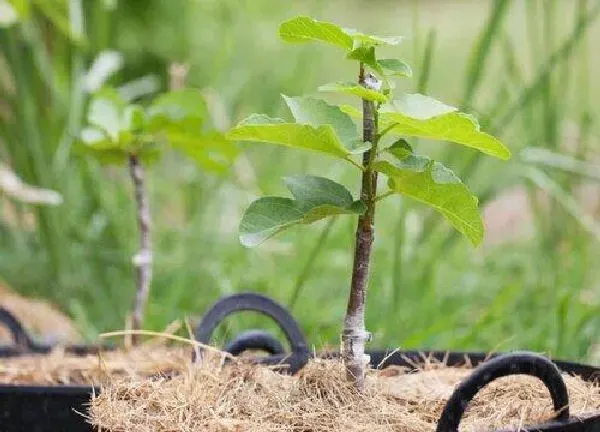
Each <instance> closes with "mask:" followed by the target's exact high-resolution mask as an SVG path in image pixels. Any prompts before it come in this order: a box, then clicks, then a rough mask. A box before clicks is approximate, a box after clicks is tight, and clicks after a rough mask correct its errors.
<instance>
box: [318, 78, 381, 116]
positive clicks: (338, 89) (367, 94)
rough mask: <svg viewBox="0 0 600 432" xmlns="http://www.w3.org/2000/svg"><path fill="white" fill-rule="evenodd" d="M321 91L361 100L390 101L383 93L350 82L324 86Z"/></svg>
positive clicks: (320, 88)
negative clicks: (343, 94)
mask: <svg viewBox="0 0 600 432" xmlns="http://www.w3.org/2000/svg"><path fill="white" fill-rule="evenodd" d="M319 91H322V92H333V93H345V94H350V95H354V96H358V97H360V98H361V99H367V100H371V101H376V102H387V99H388V98H387V97H386V96H385V95H384V94H383V93H381V92H378V91H377V90H371V89H368V88H366V87H363V86H361V85H360V84H358V83H355V82H349V81H348V82H336V83H330V84H324V85H322V86H321V87H319ZM338 109H339V108H338Z"/></svg>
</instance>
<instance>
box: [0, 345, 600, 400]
mask: <svg viewBox="0 0 600 432" xmlns="http://www.w3.org/2000/svg"><path fill="white" fill-rule="evenodd" d="M366 353H367V354H369V356H370V357H371V366H372V367H373V368H377V369H380V368H381V369H383V368H385V367H388V366H396V365H399V366H407V365H409V364H408V363H409V362H412V363H415V364H418V363H419V362H423V361H424V360H425V359H427V358H431V359H434V360H437V361H445V362H446V363H447V364H448V365H449V366H461V365H464V364H466V363H469V362H470V363H471V364H472V365H473V366H474V367H475V366H477V365H478V364H480V363H482V362H484V361H486V360H488V359H490V358H494V357H497V356H500V355H503V354H506V353H503V352H498V353H483V352H471V351H427V350H422V351H398V350H395V349H389V350H367V352H366ZM293 357H294V354H291V355H290V354H288V355H287V356H285V355H283V356H273V359H274V360H276V361H273V362H267V363H269V364H273V363H275V364H277V363H282V364H285V362H286V358H287V359H289V358H293ZM337 357H339V353H337V352H323V353H317V358H337ZM1 358H2V357H1V356H0V359H1ZM406 359H408V360H409V362H407V361H406ZM552 362H553V363H554V364H556V366H557V367H558V368H559V369H560V370H561V371H562V372H566V373H569V374H572V375H577V376H580V377H581V378H582V379H584V380H586V381H592V380H595V379H600V367H597V366H592V365H586V364H584V363H578V362H571V361H566V360H552ZM100 390H101V388H100V387H99V386H96V387H94V386H86V385H49V386H26V385H18V384H0V395H1V394H5V393H11V392H14V391H20V392H23V393H42V392H46V393H51V394H65V395H75V394H82V393H87V394H92V393H94V392H95V393H99V392H100Z"/></svg>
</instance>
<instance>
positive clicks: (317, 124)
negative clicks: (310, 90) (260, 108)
mask: <svg viewBox="0 0 600 432" xmlns="http://www.w3.org/2000/svg"><path fill="white" fill-rule="evenodd" d="M283 98H284V100H285V102H286V103H287V105H288V107H289V109H290V111H291V112H292V115H293V116H294V118H295V120H296V123H289V122H285V121H284V120H282V119H279V118H270V117H268V116H265V115H262V114H253V115H251V116H250V117H248V118H246V119H245V120H243V121H242V122H240V123H239V124H238V125H237V126H235V127H234V128H232V129H231V130H230V131H229V132H227V134H226V137H227V138H228V139H230V140H238V141H254V142H257V141H258V142H266V143H271V144H278V145H282V146H286V147H292V148H298V149H305V150H313V151H317V152H321V153H325V154H327V155H329V156H333V157H336V158H340V159H345V160H348V161H351V159H350V156H351V155H353V154H358V153H362V152H364V151H365V150H366V149H367V148H368V146H365V145H364V144H363V143H362V141H361V140H360V138H359V137H358V133H357V131H356V126H355V125H354V123H353V122H352V119H351V118H350V117H349V116H348V115H346V114H345V113H343V112H342V111H341V110H340V109H339V108H338V107H336V106H333V105H329V104H327V103H326V102H324V101H322V100H319V99H313V98H292V97H287V96H283Z"/></svg>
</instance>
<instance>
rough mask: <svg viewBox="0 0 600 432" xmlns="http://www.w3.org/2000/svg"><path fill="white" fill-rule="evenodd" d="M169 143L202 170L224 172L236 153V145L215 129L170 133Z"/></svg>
mask: <svg viewBox="0 0 600 432" xmlns="http://www.w3.org/2000/svg"><path fill="white" fill-rule="evenodd" d="M170 144H171V146H172V147H173V148H175V149H177V150H179V151H180V152H181V153H183V154H185V155H186V156H187V157H189V158H191V159H193V160H194V161H195V162H196V163H197V164H198V165H199V166H200V167H202V169H203V170H204V171H211V172H216V173H224V172H226V171H227V170H228V169H229V168H230V167H231V164H232V163H233V161H234V160H235V158H236V157H237V155H238V150H237V148H236V146H235V145H234V144H233V143H232V142H231V141H228V140H226V139H225V137H224V136H223V134H222V133H220V132H216V131H213V132H209V133H206V134H203V135H186V134H179V135H174V134H171V141H170Z"/></svg>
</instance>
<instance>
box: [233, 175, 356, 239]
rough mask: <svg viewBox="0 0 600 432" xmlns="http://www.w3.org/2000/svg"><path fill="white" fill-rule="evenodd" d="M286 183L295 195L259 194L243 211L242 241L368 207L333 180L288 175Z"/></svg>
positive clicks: (263, 237) (271, 234)
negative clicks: (282, 196) (354, 199)
mask: <svg viewBox="0 0 600 432" xmlns="http://www.w3.org/2000/svg"><path fill="white" fill-rule="evenodd" d="M285 184H286V186H287V188H288V189H289V190H290V192H291V193H292V195H293V197H294V199H289V198H281V197H264V198H259V199H258V200H256V201H254V202H253V203H252V204H250V207H248V209H247V210H246V212H245V213H244V216H243V217H242V222H241V224H240V242H241V243H242V244H243V245H244V246H246V247H253V246H257V245H259V244H261V243H262V242H264V241H265V240H267V239H269V238H271V237H273V236H274V235H276V234H277V233H279V232H281V231H283V230H285V229H287V228H289V227H291V226H294V225H298V224H310V223H313V222H316V221H318V220H320V219H323V218H326V217H329V216H336V215H341V214H362V213H364V211H365V206H364V204H363V203H362V202H361V201H353V200H352V195H351V194H350V192H349V191H348V190H347V189H346V188H345V187H344V186H342V185H340V184H338V183H336V182H334V181H333V180H329V179H326V178H323V177H314V176H293V177H288V178H286V179H285Z"/></svg>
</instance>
